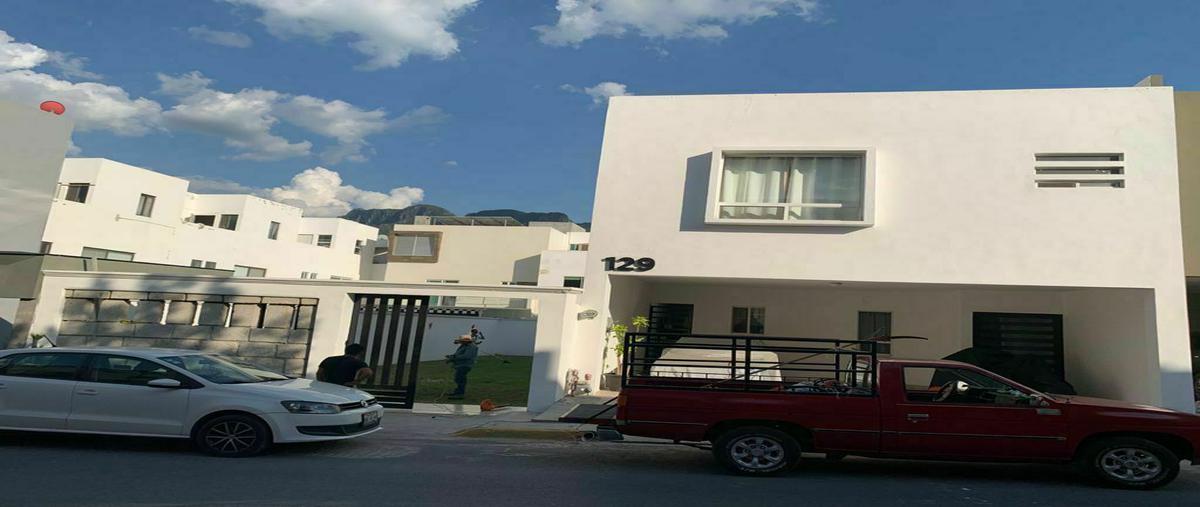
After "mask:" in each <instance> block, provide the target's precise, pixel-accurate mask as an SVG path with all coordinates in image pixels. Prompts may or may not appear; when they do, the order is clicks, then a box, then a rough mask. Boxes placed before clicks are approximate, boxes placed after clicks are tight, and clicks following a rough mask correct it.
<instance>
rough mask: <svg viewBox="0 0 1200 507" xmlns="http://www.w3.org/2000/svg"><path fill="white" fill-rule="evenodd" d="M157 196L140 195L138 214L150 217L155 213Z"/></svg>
mask: <svg viewBox="0 0 1200 507" xmlns="http://www.w3.org/2000/svg"><path fill="white" fill-rule="evenodd" d="M155 200H156V198H155V197H154V196H152V195H150V194H142V195H141V197H138V207H137V214H138V216H140V217H149V216H150V215H153V214H154V201H155Z"/></svg>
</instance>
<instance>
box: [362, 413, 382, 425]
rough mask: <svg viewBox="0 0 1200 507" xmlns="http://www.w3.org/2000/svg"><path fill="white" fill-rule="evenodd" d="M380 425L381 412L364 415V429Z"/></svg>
mask: <svg viewBox="0 0 1200 507" xmlns="http://www.w3.org/2000/svg"><path fill="white" fill-rule="evenodd" d="M376 424H379V411H378V410H376V411H373V412H367V413H365V414H363V415H362V425H363V427H364V428H369V427H371V426H375V425H376Z"/></svg>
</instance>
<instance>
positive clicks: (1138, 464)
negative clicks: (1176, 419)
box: [1100, 447, 1163, 482]
mask: <svg viewBox="0 0 1200 507" xmlns="http://www.w3.org/2000/svg"><path fill="white" fill-rule="evenodd" d="M1100 468H1102V469H1103V470H1104V473H1106V474H1108V475H1109V476H1111V477H1113V478H1115V479H1120V480H1122V481H1128V482H1145V481H1148V480H1150V479H1153V478H1155V477H1157V476H1158V474H1160V473H1162V470H1163V466H1162V461H1160V460H1159V459H1158V456H1155V455H1154V454H1152V453H1150V452H1146V451H1145V450H1144V449H1137V448H1133V447H1120V448H1117V449H1112V450H1110V451H1108V452H1106V453H1104V455H1103V456H1101V457H1100Z"/></svg>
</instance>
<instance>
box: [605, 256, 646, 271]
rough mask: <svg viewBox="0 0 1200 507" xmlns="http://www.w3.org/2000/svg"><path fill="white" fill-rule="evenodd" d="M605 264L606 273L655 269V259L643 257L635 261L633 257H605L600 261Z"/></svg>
mask: <svg viewBox="0 0 1200 507" xmlns="http://www.w3.org/2000/svg"><path fill="white" fill-rule="evenodd" d="M600 261H601V262H603V263H604V270H605V271H650V270H651V269H654V259H651V258H649V257H642V258H641V259H634V258H633V257H605V258H603V259H601V260H600Z"/></svg>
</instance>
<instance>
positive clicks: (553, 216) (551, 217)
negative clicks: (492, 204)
mask: <svg viewBox="0 0 1200 507" xmlns="http://www.w3.org/2000/svg"><path fill="white" fill-rule="evenodd" d="M467 216H469V217H510V218H514V219H516V220H517V221H518V222H521V223H523V224H528V223H529V222H570V221H571V217H568V216H567V214H566V213H559V212H557V211H520V210H515V209H485V210H483V211H476V212H474V213H467Z"/></svg>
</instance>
